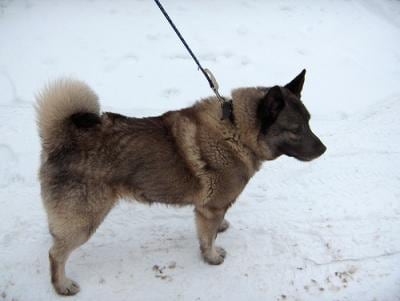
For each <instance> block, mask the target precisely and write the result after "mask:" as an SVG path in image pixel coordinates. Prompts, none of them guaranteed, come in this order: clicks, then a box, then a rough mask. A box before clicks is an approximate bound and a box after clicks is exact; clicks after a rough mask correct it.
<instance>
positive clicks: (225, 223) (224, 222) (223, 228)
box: [218, 219, 229, 233]
mask: <svg viewBox="0 0 400 301" xmlns="http://www.w3.org/2000/svg"><path fill="white" fill-rule="evenodd" d="M228 228H229V222H228V221H227V220H226V219H223V220H222V222H221V224H220V225H219V227H218V233H221V232H225V231H226V230H227V229H228Z"/></svg>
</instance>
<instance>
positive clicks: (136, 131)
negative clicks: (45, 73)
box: [36, 70, 326, 295]
mask: <svg viewBox="0 0 400 301" xmlns="http://www.w3.org/2000/svg"><path fill="white" fill-rule="evenodd" d="M305 72H306V71H305V70H303V71H302V72H301V73H300V74H299V75H298V76H296V77H295V78H294V79H293V80H292V81H291V82H289V83H288V84H287V85H285V86H273V87H269V88H267V87H253V88H239V89H236V90H233V92H232V103H233V117H234V118H230V119H224V120H221V106H220V104H219V102H218V100H217V98H215V97H210V98H207V99H203V100H201V101H199V102H197V103H196V104H194V105H193V106H191V107H189V108H185V109H182V110H178V111H170V112H167V113H165V114H163V115H161V116H156V117H146V118H132V117H126V116H123V115H119V114H115V113H102V114H101V113H100V105H99V102H98V98H97V96H96V94H95V93H94V92H93V91H92V90H91V89H90V88H89V87H88V86H87V85H86V84H85V83H83V82H80V81H76V80H71V79H63V80H58V81H55V82H54V83H52V84H50V85H48V86H47V87H46V88H44V89H43V91H42V92H41V93H39V94H38V96H37V105H36V111H37V123H38V128H39V135H40V138H41V144H42V151H41V166H40V171H39V179H40V184H41V196H42V200H43V204H44V207H45V209H46V212H47V216H48V224H49V231H50V233H51V235H52V237H53V245H52V247H51V248H50V250H49V259H50V271H51V282H52V284H53V286H54V288H55V290H56V292H57V293H58V294H61V295H74V294H76V293H77V292H78V291H79V286H78V284H77V283H76V282H75V281H73V280H71V279H69V278H67V277H66V275H65V264H66V261H67V259H68V257H69V255H70V254H71V252H72V251H73V250H74V249H76V248H77V247H79V246H80V245H82V244H83V243H85V242H86V241H87V240H88V239H89V238H90V236H91V235H92V234H93V233H94V232H95V230H96V228H97V227H98V226H99V225H100V223H101V222H102V221H103V220H104V218H105V217H106V215H107V214H108V212H109V211H110V210H111V209H112V208H113V207H114V205H115V204H116V203H117V202H118V200H120V199H132V200H133V199H134V200H137V201H139V202H143V203H150V204H151V203H153V202H158V203H164V204H168V205H177V206H185V205H192V206H194V212H195V222H196V227H197V234H198V239H199V243H200V250H201V254H202V257H203V258H204V260H205V261H206V262H207V263H209V264H212V265H218V264H221V263H222V262H223V261H224V258H225V256H226V252H225V250H224V249H223V248H221V247H217V246H215V239H216V236H217V233H218V232H221V231H224V230H226V229H227V228H228V226H229V223H228V221H226V220H225V219H224V216H225V213H226V212H227V210H228V209H229V207H230V206H232V204H233V203H234V202H235V200H236V199H237V197H238V196H239V194H240V193H241V192H242V190H243V189H244V187H245V186H246V184H247V183H248V181H249V180H250V178H251V177H252V176H253V175H254V174H255V172H256V171H257V170H259V168H260V166H261V164H262V162H263V161H268V160H274V159H276V158H277V157H279V156H281V155H287V156H291V157H294V158H296V159H299V160H301V161H310V160H313V159H315V158H317V157H319V156H321V155H322V154H323V153H324V152H325V150H326V147H325V146H324V144H323V143H322V142H321V141H320V139H319V138H318V137H317V136H316V135H315V134H313V132H312V131H311V129H310V127H309V120H310V114H309V112H308V111H307V109H306V107H305V106H304V104H303V103H302V101H301V100H300V99H301V91H302V89H303V84H304V79H305Z"/></svg>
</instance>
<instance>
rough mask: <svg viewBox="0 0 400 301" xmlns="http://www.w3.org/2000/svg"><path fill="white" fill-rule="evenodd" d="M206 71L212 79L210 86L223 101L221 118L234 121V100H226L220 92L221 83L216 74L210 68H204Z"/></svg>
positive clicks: (219, 99) (221, 101)
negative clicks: (219, 83)
mask: <svg viewBox="0 0 400 301" xmlns="http://www.w3.org/2000/svg"><path fill="white" fill-rule="evenodd" d="M204 72H205V73H206V74H207V77H208V79H209V80H210V81H211V83H210V86H211V89H212V90H213V91H214V93H215V96H217V99H218V101H219V102H220V103H221V109H222V117H221V120H226V119H229V120H230V121H231V122H233V106H232V100H226V99H225V98H224V97H222V96H221V95H220V94H219V91H218V89H219V85H218V82H217V80H216V79H215V76H214V74H212V72H211V71H210V69H207V68H206V69H204Z"/></svg>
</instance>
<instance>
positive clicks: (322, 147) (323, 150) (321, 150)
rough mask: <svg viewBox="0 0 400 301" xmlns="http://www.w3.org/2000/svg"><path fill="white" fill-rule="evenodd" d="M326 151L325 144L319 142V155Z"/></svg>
mask: <svg viewBox="0 0 400 301" xmlns="http://www.w3.org/2000/svg"><path fill="white" fill-rule="evenodd" d="M325 152H326V146H325V145H324V144H323V143H322V142H321V145H320V156H322V154H323V153H325Z"/></svg>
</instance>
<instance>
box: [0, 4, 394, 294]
mask: <svg viewBox="0 0 400 301" xmlns="http://www.w3.org/2000/svg"><path fill="white" fill-rule="evenodd" d="M163 3H164V5H165V7H166V9H167V10H168V11H169V13H170V15H171V17H172V18H173V19H174V20H175V22H176V24H177V26H178V27H179V28H180V29H181V30H182V34H183V35H184V36H185V37H186V39H187V41H188V42H189V44H190V45H191V46H192V48H193V50H194V51H195V52H196V53H197V54H198V57H199V59H200V60H201V62H202V63H203V65H204V66H206V67H208V68H210V69H211V70H212V71H213V72H214V74H215V75H216V76H217V78H218V80H219V83H220V86H221V90H222V92H223V94H225V95H229V93H230V91H231V89H233V88H236V87H242V86H258V85H262V86H271V85H275V84H281V85H283V84H285V83H286V82H288V81H290V80H291V79H292V78H293V77H294V76H295V75H297V74H298V73H299V72H300V71H301V70H302V68H307V78H306V83H305V87H304V93H303V100H304V103H305V104H306V106H307V107H308V109H309V110H310V112H311V113H312V120H311V122H312V124H311V125H312V127H313V129H314V131H315V132H316V133H317V134H318V135H319V136H320V137H321V139H322V141H323V142H324V143H325V144H326V145H327V147H328V151H327V152H326V153H325V154H324V155H323V157H321V158H320V159H318V160H316V161H313V162H311V163H302V162H299V161H296V160H294V159H292V158H284V157H282V158H279V159H278V160H276V161H273V162H266V163H265V164H264V165H263V168H262V169H261V170H260V171H259V172H258V173H257V175H256V176H255V177H254V178H253V179H252V180H251V182H250V183H249V185H248V186H247V188H246V189H245V191H244V192H243V193H242V195H241V196H240V197H239V199H238V201H237V203H236V204H235V205H234V206H233V207H232V208H231V210H230V211H229V212H228V214H227V218H228V219H229V220H230V222H231V228H230V229H229V230H228V231H227V232H226V233H223V234H221V235H219V236H218V239H217V243H218V245H221V246H223V247H224V248H225V249H226V250H227V251H228V256H227V258H226V260H225V263H224V264H223V265H221V266H209V265H207V264H205V263H204V262H203V261H202V260H201V257H200V254H199V249H198V243H197V239H196V232H195V228H194V221H193V213H192V209H191V208H181V209H176V208H166V207H163V206H159V205H155V206H152V207H149V206H146V205H142V204H138V203H136V202H133V203H127V202H121V203H120V204H119V205H118V206H117V207H116V208H115V209H114V210H113V211H112V212H111V214H110V215H109V216H108V217H107V219H106V220H105V222H104V224H102V225H101V226H100V228H99V229H98V231H97V232H96V234H95V235H94V236H93V237H92V239H91V240H90V241H89V242H88V243H86V244H85V245H84V246H82V247H81V248H79V249H78V250H76V251H75V252H74V253H73V255H72V256H71V258H70V260H69V262H68V264H67V274H68V275H69V276H70V277H71V278H73V279H75V280H76V281H77V282H79V284H80V285H81V292H80V293H79V294H78V295H76V296H74V297H71V298H70V299H69V300H97V301H100V300H107V301H111V300H118V301H121V300H276V301H286V300H290V301H292V300H303V301H308V300H311V301H312V300H318V301H320V300H340V301H344V300H349V301H395V300H400V118H399V115H400V2H399V1H395V0H392V1H389V0H381V1H378V0H365V1H362V0H359V1H358V0H352V1H351V0H348V1H339V0H338V1H328V0H321V1H294V0H292V1H290V0H284V1H261V0H258V1H257V0H241V1H228V0H221V1H211V0H202V1H172V0H171V1H167V0H165V1H163ZM61 76H70V77H74V78H79V79H82V80H84V81H86V82H87V83H88V84H89V85H91V86H92V88H93V89H94V90H95V91H96V92H97V93H98V94H99V96H100V99H101V102H102V106H103V109H104V110H108V111H115V112H118V113H121V114H125V115H130V116H147V115H157V114H160V113H162V112H164V111H167V110H172V109H178V108H182V107H185V106H188V105H190V104H192V103H194V102H195V101H196V100H198V99H200V98H202V97H206V96H208V95H210V94H211V91H210V90H209V87H208V85H207V82H206V81H205V80H204V78H203V77H202V75H201V73H200V72H198V71H197V70H196V67H195V65H194V63H193V61H192V60H191V59H190V57H189V56H188V55H187V53H186V51H185V49H184V48H183V47H182V45H181V44H180V42H179V40H178V39H177V37H176V36H175V34H174V33H173V31H172V30H171V28H170V27H169V25H168V24H167V23H166V21H165V19H164V17H163V16H162V15H161V13H160V11H159V10H158V8H157V7H156V6H155V4H154V2H153V1H150V0H147V1H144V0H142V1H127V0H126V1H103V0H91V1H78V0H76V1H61V0H59V1H50V0H45V1H39V0H14V1H12V0H0V138H1V139H0V205H1V207H0V229H1V231H0V300H9V301H11V300H13V301H23V300H26V301H34V300H40V301H44V300H58V299H59V297H58V296H57V295H56V294H55V293H54V291H53V289H52V287H51V284H50V277H49V265H48V257H47V252H48V248H49V247H50V245H51V237H50V234H49V233H48V228H47V222H46V215H45V213H44V210H43V208H42V204H41V199H40V190H39V184H38V180H37V170H38V166H39V153H40V145H39V138H38V135H37V129H36V125H35V114H34V109H33V106H32V105H33V103H34V95H35V93H37V92H38V91H39V90H40V88H42V87H43V86H44V84H45V83H46V82H48V81H49V80H52V79H56V78H59V77H61Z"/></svg>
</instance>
